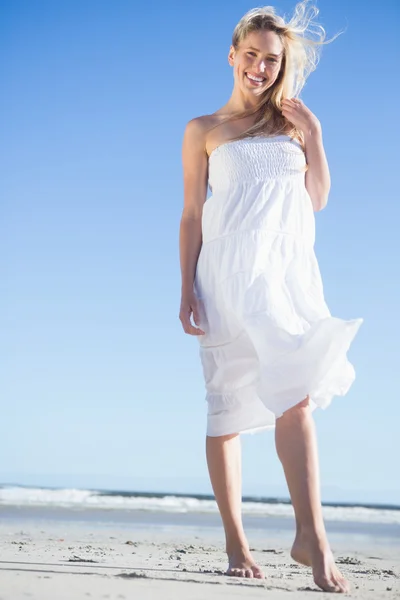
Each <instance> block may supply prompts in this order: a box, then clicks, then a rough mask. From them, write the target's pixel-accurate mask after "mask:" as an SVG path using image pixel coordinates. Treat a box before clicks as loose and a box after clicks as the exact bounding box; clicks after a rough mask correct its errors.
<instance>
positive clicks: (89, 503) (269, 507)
mask: <svg viewBox="0 0 400 600" xmlns="http://www.w3.org/2000/svg"><path fill="white" fill-rule="evenodd" d="M0 506H19V507H29V506H41V507H54V508H56V507H59V508H74V509H82V510H83V509H87V510H90V509H92V510H96V509H102V510H141V511H154V512H169V513H217V512H218V508H217V505H216V502H215V500H213V499H211V498H199V497H193V496H184V495H178V496H175V495H173V494H171V495H167V494H165V495H163V494H155V495H151V494H149V493H147V494H140V493H136V494H134V493H128V492H121V493H118V492H109V493H107V492H102V491H94V490H80V489H49V488H33V487H19V486H3V487H0ZM242 507H243V514H245V515H255V516H265V517H293V508H292V506H291V504H289V503H285V502H279V501H276V500H273V499H270V500H269V501H268V500H265V501H261V500H259V499H257V500H256V501H254V499H253V500H252V499H250V500H247V501H246V500H244V501H243V505H242ZM323 513H324V518H325V519H326V520H327V521H352V522H362V523H385V524H397V525H399V524H400V508H398V507H392V508H384V507H382V508H379V507H366V506H323Z"/></svg>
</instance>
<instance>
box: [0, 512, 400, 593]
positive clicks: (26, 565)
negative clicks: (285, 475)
mask: <svg viewBox="0 0 400 600" xmlns="http://www.w3.org/2000/svg"><path fill="white" fill-rule="evenodd" d="M262 539H263V537H262V536H261V535H260V536H257V540H258V541H257V542H256V543H255V544H254V547H253V552H254V556H255V557H256V559H257V560H258V562H259V564H260V565H261V566H262V567H263V569H264V571H265V573H266V575H267V579H266V580H265V581H259V580H244V579H240V578H233V577H226V576H225V575H224V574H223V572H224V569H225V568H226V559H225V555H224V552H223V546H222V539H221V532H220V531H219V530H218V531H216V532H215V531H211V530H206V529H204V530H200V531H189V530H184V529H183V528H181V529H179V528H169V529H168V528H166V529H165V528H164V529H162V528H160V529H159V530H158V529H154V528H153V529H150V530H149V529H148V528H143V529H136V530H129V529H127V528H126V527H124V528H121V527H118V526H110V525H108V526H102V525H99V524H97V525H96V526H93V525H91V526H90V527H88V526H84V525H82V524H79V523H72V524H71V523H57V522H49V523H44V522H43V523H34V522H27V523H19V522H17V521H14V522H9V523H3V524H2V525H0V547H1V560H0V600H22V599H24V600H26V599H27V598H30V599H33V600H67V599H68V600H71V599H73V600H81V599H82V600H88V599H89V598H92V599H97V598H99V599H101V598H107V599H109V600H117V599H118V600H124V599H127V600H128V599H135V600H159V599H160V600H205V599H210V600H213V599H216V600H217V599H220V598H221V599H228V598H229V599H231V598H232V599H235V598H243V599H246V600H247V599H252V598H264V597H265V598H267V599H268V600H278V599H279V600H282V599H284V598H288V599H292V600H305V599H307V598H310V599H315V598H316V596H315V592H318V588H317V587H316V586H315V584H314V583H313V579H312V576H311V570H310V569H308V568H306V567H301V566H299V565H297V564H295V563H293V561H292V560H291V558H290V556H289V548H290V544H289V539H288V538H287V537H285V536H283V537H282V538H279V539H275V540H271V539H268V540H266V541H265V542H264V541H260V540H262ZM332 546H333V550H334V553H335V557H336V559H337V562H338V563H340V565H341V568H342V570H343V572H344V573H345V574H346V576H347V577H348V579H349V580H350V582H351V584H352V592H351V594H349V595H346V597H351V598H360V599H362V600H379V599H380V598H385V599H386V598H387V599H389V598H400V578H399V576H400V541H399V542H398V543H397V542H396V540H395V541H394V542H393V541H392V542H390V543H387V544H385V543H378V542H376V541H374V540H371V539H369V540H367V542H366V541H365V540H363V541H362V542H361V541H360V540H357V538H354V537H353V538H352V537H350V538H349V539H348V540H347V539H346V538H342V540H341V541H340V543H339V542H336V543H335V544H332ZM328 597H332V595H331V594H327V593H323V592H320V593H319V595H318V596H317V598H321V599H323V598H328Z"/></svg>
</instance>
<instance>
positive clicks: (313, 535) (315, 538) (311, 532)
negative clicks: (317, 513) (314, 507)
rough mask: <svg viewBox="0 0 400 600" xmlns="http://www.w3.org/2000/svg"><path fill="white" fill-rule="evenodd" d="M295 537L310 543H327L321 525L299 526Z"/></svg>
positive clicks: (323, 528)
mask: <svg viewBox="0 0 400 600" xmlns="http://www.w3.org/2000/svg"><path fill="white" fill-rule="evenodd" d="M296 537H300V538H303V539H306V540H309V541H310V542H314V543H315V542H317V543H318V544H325V543H326V541H327V536H326V531H325V527H324V525H323V524H319V525H306V526H304V525H300V526H298V527H297V531H296Z"/></svg>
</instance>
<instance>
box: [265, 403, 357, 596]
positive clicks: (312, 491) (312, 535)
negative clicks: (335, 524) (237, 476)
mask: <svg viewBox="0 0 400 600" xmlns="http://www.w3.org/2000/svg"><path fill="white" fill-rule="evenodd" d="M275 440H276V449H277V453H278V456H279V458H280V460H281V462H282V465H283V469H284V472H285V476H286V481H287V484H288V488H289V492H290V497H291V499H292V504H293V508H294V512H295V518H296V539H295V542H294V544H293V548H292V558H293V559H294V560H296V561H297V562H300V563H302V564H304V565H307V566H310V567H312V569H313V575H314V581H315V583H316V584H317V585H318V586H319V587H321V588H322V589H323V590H325V591H330V592H347V591H348V590H349V585H348V583H347V581H346V580H345V579H344V577H343V576H342V575H341V573H340V572H339V570H338V569H337V567H336V565H335V562H334V559H333V556H332V553H331V550H330V547H329V543H328V540H327V536H326V532H325V526H324V521H323V517H322V507H321V499H320V484H319V464H318V451H317V440H316V434H315V425H314V420H313V418H312V415H311V410H310V407H309V399H308V398H306V399H305V400H303V402H301V403H300V404H297V405H296V406H295V407H293V408H291V409H290V410H288V411H286V412H285V413H284V414H283V415H282V417H280V418H279V419H277V421H276V429H275Z"/></svg>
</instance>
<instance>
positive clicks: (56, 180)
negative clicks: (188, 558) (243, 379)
mask: <svg viewBox="0 0 400 600" xmlns="http://www.w3.org/2000/svg"><path fill="white" fill-rule="evenodd" d="M254 6H257V4H251V3H249V2H244V1H241V0H233V1H232V2H229V3H226V2H211V1H209V0H203V2H201V3H197V2H196V3H195V2H187V3H183V2H180V1H179V2H178V1H177V0H175V1H174V0H173V1H171V2H160V1H159V0H155V1H154V2H151V3H145V2H143V3H140V4H139V3H136V2H132V1H130V0H115V1H114V2H108V1H104V0H85V1H83V2H82V1H81V0H79V1H77V0H68V1H63V2H53V1H47V0H36V1H35V2H30V1H28V0H1V1H0V12H1V15H0V17H1V18H0V55H1V57H2V58H1V73H0V78H1V81H0V84H1V89H2V92H1V96H0V105H1V123H0V127H1V136H0V138H1V139H0V162H1V171H2V175H1V179H0V186H1V187H0V192H1V205H0V217H1V218H0V281H1V283H0V286H1V287H0V331H1V335H0V340H1V341H0V352H1V356H0V365H1V366H0V396H1V407H2V412H1V419H0V482H3V483H5V482H14V483H21V484H32V485H62V486H64V485H65V486H71V485H75V486H80V487H102V488H119V489H127V490H154V491H157V490H158V491H164V490H166V491H185V492H210V485H209V483H208V475H207V470H206V462H205V457H204V432H205V426H206V404H205V390H204V384H203V379H202V372H201V366H200V361H199V357H198V341H197V339H196V338H194V337H190V336H187V335H185V334H184V333H183V330H182V329H181V325H180V322H179V320H178V312H179V303H180V268H179V254H178V229H179V220H180V216H181V210H182V203H183V189H182V187H183V186H182V166H181V143H182V135H183V131H184V128H185V125H186V123H187V121H189V120H190V119H191V118H193V117H196V116H199V115H202V114H207V113H211V112H213V111H215V110H216V109H218V108H219V107H220V106H222V104H224V103H225V102H226V101H227V99H228V97H229V95H230V93H231V89H232V82H233V78H232V71H231V68H230V67H229V65H228V62H227V53H228V50H229V44H230V39H231V34H232V30H233V28H234V26H235V24H236V23H237V21H238V20H239V19H240V18H241V16H242V15H243V14H244V13H245V12H246V11H247V10H249V9H250V8H253V7H254ZM275 6H276V7H277V10H278V12H279V13H280V14H285V13H286V14H290V13H291V11H292V9H293V8H294V6H295V2H292V1H290V2H289V1H287V0H284V1H281V2H279V4H276V5H275ZM318 7H319V8H320V15H319V17H318V18H319V22H320V23H321V24H322V25H323V26H324V27H325V28H326V30H327V33H328V36H332V35H334V34H335V33H336V32H338V31H339V30H345V32H344V33H343V34H342V35H341V36H339V38H338V39H337V40H336V41H334V42H333V43H332V44H330V45H328V46H326V47H325V48H324V50H323V52H322V58H321V62H320V65H319V67H318V69H317V71H316V72H315V73H313V74H311V76H310V78H309V80H308V82H307V85H306V87H305V88H304V90H303V93H302V96H301V97H302V99H303V100H304V102H305V103H306V104H307V105H308V106H309V107H310V108H311V110H313V111H314V112H315V114H316V115H317V116H318V118H319V119H320V120H321V122H322V126H323V132H324V141H325V147H326V152H327V155H328V159H329V163H330V168H331V176H332V189H331V194H330V199H329V205H328V207H327V208H326V209H325V211H323V212H321V213H319V214H317V215H316V219H317V244H316V252H317V256H318V259H319V263H320V268H321V272H322V276H323V280H324V285H325V294H326V299H327V302H328V304H329V306H330V309H331V311H332V313H333V314H334V315H335V316H338V317H342V318H346V319H347V318H353V317H354V318H355V317H363V318H364V319H365V321H364V324H363V325H362V327H361V329H360V331H359V333H358V335H357V337H356V339H355V341H354V343H353V346H352V348H351V351H350V355H349V357H350V359H351V361H352V362H353V364H354V365H355V368H356V373H357V379H356V382H355V383H354V385H353V387H352V389H351V391H350V392H349V393H348V395H347V396H346V397H345V398H336V399H335V400H334V402H333V404H332V405H331V407H330V408H329V409H327V410H326V411H319V412H318V413H315V418H316V422H317V426H318V436H319V445H320V454H321V467H322V484H323V497H324V499H325V500H356V501H360V500H365V501H383V502H400V481H399V477H398V459H399V456H400V435H399V420H400V397H399V394H400V392H399V389H400V366H399V348H398V340H399V339H400V324H399V307H400V289H399V285H400V284H399V266H398V264H399V263H398V258H399V255H400V247H399V246H400V245H399V238H400V235H399V221H400V204H399V147H400V146H399V143H400V142H399V139H400V138H399V133H400V132H399V127H398V121H399V119H398V115H397V112H398V108H397V106H398V98H399V93H400V89H399V81H398V75H397V74H398V51H399V49H398V47H397V45H396V42H395V39H396V38H397V37H398V23H399V18H400V8H399V7H400V5H399V4H398V2H397V1H396V0H392V1H390V0H382V2H381V3H380V5H379V9H377V7H376V4H375V3H372V2H348V1H347V0H336V1H335V2H331V1H330V0H320V1H319V2H318ZM396 54H397V57H396ZM242 439H243V449H244V493H252V494H260V495H273V494H278V495H286V488H285V483H284V478H283V475H282V471H281V466H280V464H279V462H278V459H277V458H276V455H275V450H274V435H273V433H272V432H269V433H265V432H264V433H260V434H257V435H253V436H248V435H247V436H243V438H242ZM396 469H397V472H396Z"/></svg>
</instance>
